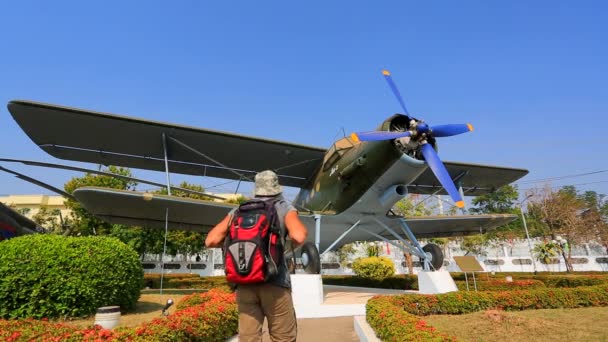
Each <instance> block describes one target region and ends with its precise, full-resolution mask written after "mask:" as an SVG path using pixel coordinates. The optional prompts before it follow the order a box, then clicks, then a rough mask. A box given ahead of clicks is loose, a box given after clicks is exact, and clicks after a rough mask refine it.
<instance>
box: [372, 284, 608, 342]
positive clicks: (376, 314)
mask: <svg viewBox="0 0 608 342" xmlns="http://www.w3.org/2000/svg"><path fill="white" fill-rule="evenodd" d="M588 306H608V285H600V286H592V287H578V288H571V289H565V288H564V289H558V288H544V289H543V288H539V289H535V290H519V291H486V292H451V293H444V294H439V295H400V296H376V297H373V298H372V299H370V300H369V301H368V302H367V305H366V311H367V313H366V319H367V322H368V323H369V324H370V326H371V327H372V328H373V329H374V332H375V334H376V336H378V337H379V338H381V339H382V340H383V341H454V340H456V339H455V337H452V336H449V335H445V334H441V333H438V332H437V331H436V330H435V329H434V328H433V327H429V326H427V325H426V322H425V321H423V320H421V319H420V318H419V317H416V316H421V315H431V314H465V313H471V312H477V311H482V310H487V309H492V308H495V309H503V310H526V309H555V308H578V307H588Z"/></svg>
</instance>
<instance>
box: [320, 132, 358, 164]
mask: <svg viewBox="0 0 608 342" xmlns="http://www.w3.org/2000/svg"><path fill="white" fill-rule="evenodd" d="M356 144H357V143H356V142H354V141H353V140H352V139H351V138H350V137H346V138H343V139H340V140H338V141H336V142H335V143H334V144H333V145H332V147H331V148H330V149H329V150H328V151H327V153H326V154H325V158H324V161H323V171H327V170H328V169H329V168H330V167H332V166H333V165H334V164H335V163H336V162H337V161H338V160H339V159H340V158H341V157H342V156H343V155H344V154H345V153H346V152H348V151H349V150H350V149H351V148H353V147H354V146H355V145H356Z"/></svg>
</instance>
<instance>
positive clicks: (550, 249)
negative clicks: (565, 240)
mask: <svg viewBox="0 0 608 342" xmlns="http://www.w3.org/2000/svg"><path fill="white" fill-rule="evenodd" d="M558 249H559V247H558V246H557V245H556V244H554V243H553V242H542V243H539V244H537V245H536V246H534V248H533V249H532V254H533V255H534V257H535V258H536V260H538V261H540V262H542V263H543V264H545V265H549V264H550V263H551V259H553V258H554V257H555V256H557V253H558Z"/></svg>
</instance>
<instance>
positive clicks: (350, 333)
mask: <svg viewBox="0 0 608 342" xmlns="http://www.w3.org/2000/svg"><path fill="white" fill-rule="evenodd" d="M408 292H409V291H408ZM323 293H324V297H325V301H324V302H323V305H321V306H320V310H323V306H324V305H327V306H328V307H330V306H331V307H334V308H335V306H337V305H353V304H358V305H365V303H367V300H368V299H370V298H372V297H373V296H376V295H379V294H403V293H406V291H403V290H386V289H370V288H362V287H346V286H334V285H324V286H323ZM355 314H357V313H352V315H349V314H348V313H346V314H345V316H341V317H325V318H302V319H298V341H299V342H322V341H332V342H353V341H359V337H358V336H357V334H356V333H355V329H354V318H353V315H355ZM269 341H270V337H269V336H268V328H267V327H266V325H264V342H269Z"/></svg>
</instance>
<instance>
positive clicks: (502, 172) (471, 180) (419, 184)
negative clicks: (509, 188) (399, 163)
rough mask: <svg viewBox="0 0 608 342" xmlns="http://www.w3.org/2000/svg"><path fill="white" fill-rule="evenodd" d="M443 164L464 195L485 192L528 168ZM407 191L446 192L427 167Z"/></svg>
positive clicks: (516, 177) (414, 192) (517, 175)
mask: <svg viewBox="0 0 608 342" xmlns="http://www.w3.org/2000/svg"><path fill="white" fill-rule="evenodd" d="M443 164H444V165H445V167H446V169H447V170H448V173H449V174H450V176H451V177H452V179H454V180H455V183H456V185H459V184H460V185H461V186H462V190H463V192H464V194H465V195H466V196H479V195H483V194H487V193H489V192H492V191H494V190H496V189H498V188H500V187H501V186H503V185H507V184H510V183H512V182H514V181H516V180H518V179H520V178H521V177H523V176H525V175H527V174H528V170H525V169H519V168H511V167H502V166H492V165H479V164H467V163H457V162H444V163H443ZM408 192H409V193H413V194H435V193H436V194H439V195H446V194H447V192H446V191H445V189H443V187H442V186H441V184H440V183H439V181H438V180H437V177H435V175H434V174H433V172H432V170H431V169H430V168H427V169H426V170H425V171H424V172H423V173H422V174H420V176H418V178H416V180H414V181H413V182H412V183H411V184H409V185H408Z"/></svg>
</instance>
